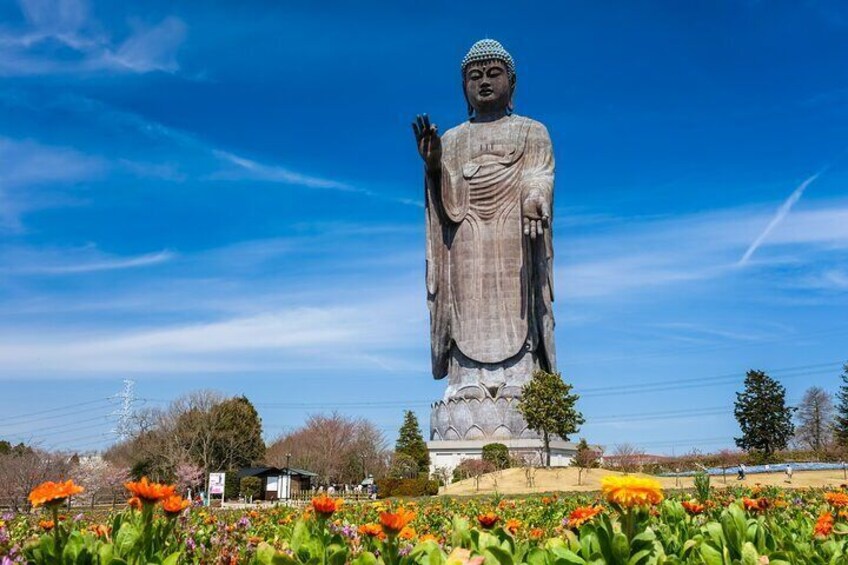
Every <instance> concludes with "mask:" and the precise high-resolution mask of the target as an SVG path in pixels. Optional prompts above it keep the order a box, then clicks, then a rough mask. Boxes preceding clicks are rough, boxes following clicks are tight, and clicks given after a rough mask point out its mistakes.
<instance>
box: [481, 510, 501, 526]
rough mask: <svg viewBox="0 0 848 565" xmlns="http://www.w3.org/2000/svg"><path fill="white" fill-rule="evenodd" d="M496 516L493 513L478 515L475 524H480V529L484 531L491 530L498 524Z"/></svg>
mask: <svg viewBox="0 0 848 565" xmlns="http://www.w3.org/2000/svg"><path fill="white" fill-rule="evenodd" d="M499 519H500V518H498V515H497V514H495V513H494V512H486V513H485V514H479V515H478V516H477V522H478V523H479V524H480V527H481V528H483V529H484V530H491V529H492V528H494V527H495V524H497V523H498V520H499Z"/></svg>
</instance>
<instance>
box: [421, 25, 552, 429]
mask: <svg viewBox="0 0 848 565" xmlns="http://www.w3.org/2000/svg"><path fill="white" fill-rule="evenodd" d="M462 78H463V85H464V91H465V98H466V101H467V103H468V107H469V119H468V121H466V122H464V123H462V124H460V125H459V126H457V127H455V128H452V129H450V130H448V131H447V132H445V133H444V135H442V136H440V135H439V133H438V129H437V127H436V126H435V125H434V124H431V123H430V120H429V118H428V117H427V115H426V114H425V115H422V116H418V118H417V119H416V121H415V123H413V130H414V132H415V137H416V142H417V144H418V151H419V153H420V155H421V157H422V159H423V160H424V164H425V175H424V176H425V190H426V222H427V299H428V305H429V308H430V328H431V335H430V337H431V348H432V366H433V376H434V377H435V378H437V379H441V378H444V377H447V379H448V386H447V389H446V391H445V396H444V398H443V401H442V402H441V403H439V404H438V405H436V406H434V412H433V431H432V432H431V438H432V439H477V438H481V437H493V438H495V437H529V436H530V435H532V434H530V432H529V431H528V430H526V429H525V428H526V426H523V427H522V423H523V420H521V418H520V416H519V417H518V419H517V420H516V415H515V414H513V413H512V412H514V400H515V399H516V398H518V397H519V396H520V392H521V387H522V386H523V385H524V384H525V383H526V382H527V381H528V380H529V379H530V377H531V376H532V373H533V371H534V370H535V369H539V368H542V369H545V370H548V371H555V370H556V353H555V348H554V335H553V334H554V319H553V310H552V303H553V299H554V297H553V270H552V261H553V248H552V242H551V230H550V225H551V211H552V209H553V186H554V156H553V149H552V146H551V141H550V137H549V135H548V132H547V130H546V129H545V127H544V126H543V125H542V124H541V123H539V122H537V121H535V120H532V119H530V118H526V117H522V116H518V115H516V114H514V113H513V112H512V100H513V94H514V91H515V84H516V74H515V65H514V62H513V60H512V57H511V56H510V55H509V53H507V52H506V50H505V49H504V48H503V47H502V46H501V45H500V43H498V42H496V41H494V40H483V41H479V42H477V43H475V44H474V46H472V48H471V50H470V51H469V53H468V55H467V56H466V57H465V59H464V60H463V63H462ZM472 401H475V402H472ZM516 428H520V429H516Z"/></svg>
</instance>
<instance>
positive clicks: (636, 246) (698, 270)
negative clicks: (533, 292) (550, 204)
mask: <svg viewBox="0 0 848 565" xmlns="http://www.w3.org/2000/svg"><path fill="white" fill-rule="evenodd" d="M773 218H774V215H773V214H772V213H769V212H768V211H767V210H765V209H763V208H762V207H760V208H750V207H748V208H738V209H730V210H723V211H717V212H716V211H712V212H705V213H700V214H692V215H688V216H683V217H675V218H672V219H653V220H648V221H641V222H633V223H621V224H617V225H616V226H615V227H612V228H608V229H605V230H604V231H603V232H601V233H600V234H599V233H597V232H591V233H590V235H585V236H583V235H580V234H579V233H576V232H577V230H574V229H572V230H561V231H559V232H558V233H557V237H558V238H559V239H558V244H560V243H561V242H562V241H563V238H564V239H565V240H567V241H568V243H567V245H566V246H562V245H560V247H559V249H561V250H562V251H560V252H559V253H558V255H557V257H556V268H557V285H558V287H559V292H558V294H559V296H561V297H564V298H565V299H566V300H583V299H608V298H619V299H626V298H629V297H632V296H633V295H635V294H639V293H644V292H645V291H653V290H655V289H657V288H662V287H670V286H673V285H685V284H687V283H689V284H691V283H696V282H699V281H710V280H716V279H719V278H721V277H725V276H733V275H734V273H735V272H736V270H737V266H738V258H739V257H740V256H742V255H743V254H744V251H745V250H746V249H748V248H750V242H751V241H752V240H754V239H755V238H756V236H757V234H758V233H762V232H758V226H762V225H764V224H766V223H768V222H769V220H770V219H773ZM569 232H571V233H569ZM757 248H758V249H760V250H766V249H768V250H770V251H771V252H772V253H769V254H767V255H765V256H764V257H762V258H761V259H760V260H758V261H756V262H749V263H748V264H749V266H751V267H756V268H758V269H769V268H771V267H777V266H781V265H785V264H787V263H792V264H795V265H798V266H802V265H808V266H809V265H814V264H816V262H821V261H825V262H826V257H827V256H828V254H829V253H833V252H836V251H839V250H841V249H846V248H848V202H846V201H831V202H819V203H817V204H816V205H813V204H810V205H808V206H807V207H806V208H805V209H802V210H796V211H795V212H793V213H792V214H791V215H788V216H787V215H786V214H784V215H783V217H782V221H781V222H777V223H776V224H775V225H774V226H772V228H771V229H770V230H769V234H768V237H767V238H762V240H761V241H759V243H758V245H757ZM761 255H762V253H761Z"/></svg>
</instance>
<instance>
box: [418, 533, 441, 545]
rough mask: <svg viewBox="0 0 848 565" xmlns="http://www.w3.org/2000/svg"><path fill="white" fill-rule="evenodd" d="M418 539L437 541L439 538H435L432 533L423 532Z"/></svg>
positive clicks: (421, 540)
mask: <svg viewBox="0 0 848 565" xmlns="http://www.w3.org/2000/svg"><path fill="white" fill-rule="evenodd" d="M418 541H420V542H421V543H424V542H425V541H433V542H436V543H439V538H437V537H436V536H434V535H433V534H424V535H423V536H421V537H420V538H418Z"/></svg>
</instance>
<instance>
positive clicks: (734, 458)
mask: <svg viewBox="0 0 848 565" xmlns="http://www.w3.org/2000/svg"><path fill="white" fill-rule="evenodd" d="M715 458H716V464H717V465H718V466H719V467H720V468H721V476H722V480H723V482H725V483H726V482H727V470H728V469H730V468H731V467H738V466H739V465H740V464H741V463H742V462H743V461H744V460H745V454H744V453H742V452H741V451H733V450H731V449H722V450H721V451H719V452H718V453H716V455H715Z"/></svg>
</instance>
